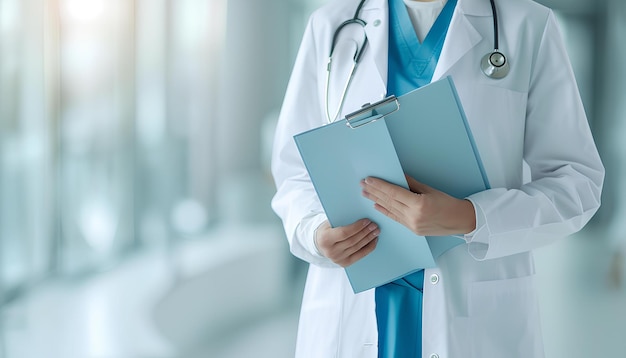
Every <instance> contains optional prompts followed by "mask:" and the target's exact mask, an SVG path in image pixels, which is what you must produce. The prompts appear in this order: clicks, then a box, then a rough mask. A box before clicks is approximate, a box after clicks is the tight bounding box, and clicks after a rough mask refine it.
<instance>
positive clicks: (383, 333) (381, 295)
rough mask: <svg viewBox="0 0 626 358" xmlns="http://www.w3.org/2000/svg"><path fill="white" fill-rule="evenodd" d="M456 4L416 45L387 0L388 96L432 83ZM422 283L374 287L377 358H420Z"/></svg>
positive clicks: (393, 1)
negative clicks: (422, 40)
mask: <svg viewBox="0 0 626 358" xmlns="http://www.w3.org/2000/svg"><path fill="white" fill-rule="evenodd" d="M455 6H456V0H448V2H447V3H446V5H445V6H444V8H443V9H442V11H441V13H440V14H439V16H438V17H437V19H436V20H435V23H434V24H433V26H432V28H431V29H430V32H429V33H428V34H427V35H426V38H425V39H424V42H423V43H421V44H420V42H419V39H418V38H417V35H416V34H415V29H414V28H413V24H412V23H411V19H410V18H409V14H408V12H407V9H406V5H405V4H404V2H403V0H389V20H390V21H389V60H388V62H389V67H388V82H387V94H388V95H395V96H397V97H399V96H401V95H403V94H405V93H408V92H410V91H412V90H414V89H417V88H419V87H422V86H424V85H427V84H429V83H430V81H431V80H432V76H433V73H434V71H435V67H436V66H437V61H438V60H439V55H440V54H441V49H442V47H443V42H444V40H445V38H446V34H447V32H448V26H449V24H450V20H451V19H452V13H453V12H454V7H455ZM423 285H424V271H423V270H420V271H417V272H414V273H412V274H409V275H407V276H405V277H403V278H400V279H398V280H396V281H393V282H390V283H388V284H386V285H383V286H380V287H377V288H376V294H375V296H376V319H377V325H378V357H379V358H419V357H421V354H422V290H423Z"/></svg>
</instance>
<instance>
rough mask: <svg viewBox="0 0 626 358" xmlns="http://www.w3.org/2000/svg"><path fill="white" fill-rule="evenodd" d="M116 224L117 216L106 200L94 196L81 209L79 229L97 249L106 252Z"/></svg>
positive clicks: (111, 240) (114, 232)
mask: <svg viewBox="0 0 626 358" xmlns="http://www.w3.org/2000/svg"><path fill="white" fill-rule="evenodd" d="M117 225H118V220H117V216H116V215H115V212H114V211H113V208H112V207H111V205H110V203H108V202H107V201H106V200H102V199H95V198H94V199H92V200H91V201H89V202H87V203H85V205H84V206H83V208H82V210H81V215H80V223H79V227H80V230H81V232H82V234H83V236H84V237H85V240H86V241H87V242H88V243H89V244H90V245H91V246H92V247H93V248H94V249H96V250H98V251H101V252H106V251H108V250H109V249H110V248H111V246H112V245H113V241H114V240H115V234H116V232H117Z"/></svg>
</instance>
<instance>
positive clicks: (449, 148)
mask: <svg viewBox="0 0 626 358" xmlns="http://www.w3.org/2000/svg"><path fill="white" fill-rule="evenodd" d="M294 139H295V141H296V145H297V147H298V150H299V151H300V155H301V156H302V159H303V161H304V163H305V166H306V168H307V171H308V172H309V176H310V177H311V181H312V182H313V186H314V187H315V190H316V192H317V194H318V197H319V199H320V202H321V203H322V206H323V207H324V210H325V212H326V215H327V217H328V220H329V222H330V224H331V225H332V226H333V227H336V226H343V225H347V224H351V223H353V222H355V221H356V220H359V219H362V218H369V219H371V220H372V221H374V222H376V223H377V224H378V225H379V227H380V230H381V232H380V236H379V240H378V244H377V246H376V249H375V250H374V251H373V252H372V253H370V254H369V255H367V256H366V257H364V258H362V259H361V260H359V261H357V262H355V263H354V264H352V265H350V266H348V267H346V273H347V276H348V279H349V281H350V284H351V285H352V289H353V290H354V292H355V293H358V292H361V291H365V290H367V289H370V288H374V287H378V286H380V285H383V284H385V283H388V282H391V281H394V280H396V279H398V278H400V277H402V276H405V275H407V274H409V273H412V272H415V271H417V270H420V269H423V268H431V267H435V258H436V257H438V256H439V255H441V254H442V253H444V252H445V251H447V250H449V249H450V248H452V247H454V246H457V245H459V244H462V243H464V241H463V240H462V239H461V238H457V237H453V236H445V237H423V236H419V235H416V234H415V233H413V232H412V231H410V230H409V229H407V228H406V227H404V226H402V225H401V224H399V223H397V222H395V221H393V220H391V219H389V218H388V217H386V216H384V215H383V214H381V213H380V212H378V211H377V210H375V209H374V207H373V203H372V202H371V201H369V200H368V199H365V198H364V197H363V196H362V195H361V187H360V185H359V182H360V180H361V179H363V178H365V177H368V176H373V177H378V178H381V179H384V180H386V181H389V182H391V183H394V184H397V185H401V186H403V187H405V188H407V187H408V186H407V182H406V180H405V177H404V173H405V172H406V173H407V174H408V175H410V176H412V177H414V178H415V179H417V180H418V181H421V182H423V183H425V184H427V185H429V186H432V187H434V188H436V189H439V190H441V191H444V192H446V193H448V194H449V195H452V196H454V197H457V198H463V197H466V196H468V195H470V194H473V193H476V192H479V191H482V190H485V189H488V188H489V183H488V180H487V176H486V175H485V171H484V168H483V166H482V162H481V160H480V156H479V154H478V150H477V149H476V146H475V143H474V139H473V137H472V134H471V131H470V128H469V125H468V124H467V120H466V119H465V114H464V112H463V109H462V106H461V103H460V101H459V99H458V96H457V94H456V90H455V88H454V84H453V82H452V79H451V78H449V77H446V78H444V79H442V80H439V81H436V82H433V83H431V84H429V85H427V86H424V87H421V88H419V89H417V90H414V91H412V92H409V93H407V94H405V95H402V96H400V97H398V98H395V97H390V98H387V99H385V100H383V101H381V102H378V103H375V104H373V105H367V106H365V107H364V108H362V109H360V110H359V111H356V112H354V113H351V114H349V115H347V116H346V118H345V119H342V120H340V121H336V122H333V123H331V124H328V125H325V126H322V127H319V128H315V129H312V130H309V131H307V132H304V133H300V134H298V135H296V136H294Z"/></svg>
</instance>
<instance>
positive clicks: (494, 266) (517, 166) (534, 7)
mask: <svg viewBox="0 0 626 358" xmlns="http://www.w3.org/2000/svg"><path fill="white" fill-rule="evenodd" d="M419 2H420V1H417V2H416V1H415V0H389V1H387V0H367V1H359V0H333V1H330V2H329V3H328V4H327V5H325V6H323V7H322V8H320V9H319V10H317V11H316V12H315V13H314V14H313V15H312V16H311V18H310V20H309V23H308V26H307V28H306V31H305V33H304V37H303V40H302V44H301V47H300V51H299V54H298V56H297V59H296V62H295V66H294V68H293V73H292V76H291V80H290V82H289V85H288V88H287V93H286V95H285V99H284V104H283V108H282V111H281V115H280V118H279V122H278V126H277V130H276V137H275V143H274V150H273V159H272V172H273V175H274V178H275V182H276V186H277V193H276V195H275V197H274V198H273V200H272V207H273V209H274V211H275V212H276V213H277V215H278V216H279V217H280V218H281V219H282V220H283V224H284V228H285V232H286V234H287V239H288V241H289V245H290V249H291V252H292V253H293V254H294V255H295V256H297V257H299V258H300V259H302V260H305V261H307V262H309V263H310V266H309V272H308V276H307V281H306V287H305V292H304V297H303V302H302V308H301V315H300V323H299V328H298V339H297V348H296V356H297V357H312V358H326V357H338V358H349V357H355V358H356V357H358V358H364V357H365V358H367V357H372V358H373V357H431V358H448V357H450V358H457V357H458V358H460V357H462V358H502V357H506V358H515V357H519V358H534V357H543V356H544V353H543V344H542V338H541V329H540V325H539V323H540V317H539V310H538V306H537V301H536V297H535V296H536V293H535V287H534V278H533V276H534V273H535V272H534V267H533V257H532V251H533V249H535V248H538V247H541V246H544V245H548V244H550V243H552V242H554V241H555V240H557V239H559V238H562V237H565V236H568V235H570V234H572V233H575V232H577V231H578V230H580V229H581V228H583V227H584V225H585V224H586V223H587V222H588V221H589V220H590V219H591V217H592V216H593V215H594V213H595V212H596V211H597V209H598V207H599V205H600V194H601V189H602V183H603V179H604V168H603V165H602V163H601V160H600V158H599V156H598V152H597V150H596V147H595V144H594V140H593V138H592V135H591V132H590V129H589V126H588V123H587V118H586V116H585V112H584V109H583V106H582V103H581V100H580V96H579V94H578V90H577V87H576V82H575V79H574V76H573V73H572V69H571V66H570V63H569V60H568V57H567V54H566V51H565V48H564V46H563V42H562V40H561V37H560V33H559V30H558V27H557V23H556V20H555V17H554V15H553V13H552V12H551V10H549V9H548V8H546V7H544V6H542V5H539V4H537V3H535V2H533V1H530V0H496V1H495V5H494V7H493V8H492V6H491V5H492V3H490V0H447V1H445V0H443V1H442V0H435V1H433V2H427V3H426V4H424V3H421V4H419ZM496 8H497V12H496ZM496 14H497V15H496ZM346 20H349V24H347V25H346V26H343V27H342V29H341V30H340V31H338V32H337V29H338V28H340V27H341V24H342V23H344V22H345V21H346ZM335 34H337V36H335ZM331 49H332V54H331V55H330V56H331V57H332V63H331V64H330V65H328V62H329V61H328V59H329V53H330V52H331ZM492 54H495V55H496V56H495V57H493V58H491V60H492V62H491V63H490V62H486V59H485V57H486V55H488V56H487V57H490V56H491V55H492ZM499 55H502V57H500V56H499ZM353 59H356V60H358V61H357V63H358V66H356V67H355V68H353V64H354V61H353ZM505 64H506V65H505ZM328 69H330V72H328V71H327V70H328ZM443 76H451V77H452V79H453V81H454V83H455V85H456V87H457V91H458V95H459V97H460V100H461V102H462V104H463V107H464V110H465V114H466V117H467V121H468V123H469V125H470V127H471V130H472V132H473V135H474V139H475V141H476V145H477V147H478V150H479V152H480V155H481V157H482V160H483V164H484V166H485V170H486V172H487V176H488V178H489V182H490V184H491V187H492V189H489V190H486V191H483V192H480V193H476V194H474V195H471V196H469V197H467V198H464V199H456V198H452V197H449V196H447V195H446V194H444V193H441V192H438V191H436V190H434V189H432V188H429V187H426V186H425V185H423V184H421V183H419V182H416V181H415V180H414V179H412V178H409V183H410V188H411V190H410V191H409V190H405V189H403V188H400V187H397V186H394V185H391V184H389V183H385V182H383V181H381V180H378V179H376V178H364V180H363V181H362V182H361V183H355V185H361V186H362V188H363V195H364V196H365V197H367V198H369V199H371V200H372V201H373V205H375V206H376V207H377V208H378V209H379V210H380V211H381V212H383V213H385V214H387V215H389V216H390V217H392V218H394V219H395V220H397V221H399V222H400V223H402V224H404V225H405V226H407V227H408V228H409V229H411V230H413V231H414V232H416V233H417V234H420V235H428V236H439V235H449V234H457V235H461V237H463V238H464V239H465V241H466V244H465V245H459V246H456V247H455V248H453V249H451V250H449V251H448V252H446V253H444V254H443V255H442V256H440V257H439V258H438V259H437V267H436V268H433V269H426V270H424V271H420V272H418V273H416V274H412V275H410V276H408V277H406V278H405V280H403V281H402V282H406V284H404V283H402V282H398V283H395V284H394V283H390V284H387V285H385V286H381V287H378V288H376V289H372V290H368V291H365V292H362V293H359V294H354V293H353V291H352V289H351V286H350V284H349V282H348V279H347V277H346V274H345V271H344V269H343V267H345V266H348V265H350V264H351V263H353V262H355V261H356V260H359V259H360V258H362V257H364V256H365V255H367V254H368V253H370V252H371V251H372V250H374V249H375V247H376V243H377V241H376V240H377V239H376V238H377V235H378V228H377V226H376V223H373V222H370V221H369V220H368V219H367V218H363V219H362V220H359V221H357V222H355V223H354V224H352V225H348V226H345V227H336V228H331V227H330V225H329V224H328V222H327V220H326V216H325V214H324V210H323V208H322V207H321V205H320V202H319V200H318V198H317V196H316V193H315V190H314V188H313V186H312V184H311V182H310V179H309V177H308V174H307V171H306V168H305V167H304V165H303V163H302V161H301V159H300V156H299V154H298V150H297V149H296V147H295V143H294V140H293V135H295V134H298V133H301V132H303V131H306V130H308V129H311V128H315V127H318V126H321V125H324V124H326V123H328V122H329V121H333V120H336V119H337V118H342V117H343V116H344V115H345V114H346V113H349V112H352V111H354V110H356V109H358V108H360V107H361V106H362V105H363V104H364V103H373V102H376V101H378V100H380V99H382V98H384V97H385V96H387V95H390V94H395V95H401V94H402V93H406V92H407V91H410V90H411V89H414V88H418V87H421V86H423V85H425V84H427V83H429V82H431V81H435V80H438V79H440V78H442V77H443ZM433 120H436V118H433ZM328 145H332V143H329V144H328ZM372 145H376V143H372ZM419 155H428V153H419ZM524 163H525V164H526V165H527V166H528V169H529V173H530V176H529V178H525V177H524V175H523V173H524V170H523V168H524ZM337 180H341V178H337Z"/></svg>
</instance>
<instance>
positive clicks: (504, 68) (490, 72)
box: [480, 49, 509, 79]
mask: <svg viewBox="0 0 626 358" xmlns="http://www.w3.org/2000/svg"><path fill="white" fill-rule="evenodd" d="M480 68H481V69H482V70H483V72H484V73H485V75H486V76H487V77H490V78H495V79H500V78H504V77H505V76H506V75H507V74H508V73H509V62H508V61H507V60H506V57H505V56H504V54H503V53H502V52H500V51H498V50H497V49H496V50H493V51H492V52H490V53H488V54H486V55H485V56H484V57H483V58H482V60H481V61H480Z"/></svg>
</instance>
